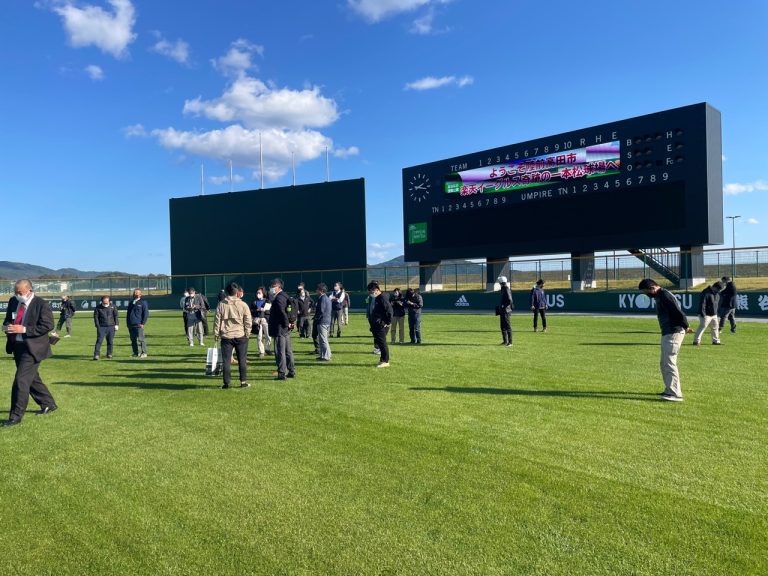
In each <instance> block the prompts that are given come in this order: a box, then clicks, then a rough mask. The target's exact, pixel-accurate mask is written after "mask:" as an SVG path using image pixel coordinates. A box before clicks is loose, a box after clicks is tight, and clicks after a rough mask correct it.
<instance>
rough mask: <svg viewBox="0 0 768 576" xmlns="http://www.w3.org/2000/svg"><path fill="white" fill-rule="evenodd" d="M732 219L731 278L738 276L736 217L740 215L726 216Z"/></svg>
mask: <svg viewBox="0 0 768 576" xmlns="http://www.w3.org/2000/svg"><path fill="white" fill-rule="evenodd" d="M726 218H730V220H731V278H736V219H737V218H741V215H738V216H726Z"/></svg>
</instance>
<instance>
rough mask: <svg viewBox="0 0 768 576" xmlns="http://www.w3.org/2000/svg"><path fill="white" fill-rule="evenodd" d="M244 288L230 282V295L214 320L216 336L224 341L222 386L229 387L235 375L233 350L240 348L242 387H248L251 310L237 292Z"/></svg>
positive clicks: (223, 301)
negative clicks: (233, 374)
mask: <svg viewBox="0 0 768 576" xmlns="http://www.w3.org/2000/svg"><path fill="white" fill-rule="evenodd" d="M241 290H242V288H240V286H238V285H237V284H236V283H234V282H230V283H229V284H227V288H226V293H227V297H226V298H224V299H223V300H222V301H221V302H219V305H218V306H217V307H216V317H215V318H214V321H213V337H214V338H215V339H217V340H220V341H221V359H222V362H223V364H222V368H223V369H222V373H223V374H224V384H223V385H222V388H223V389H226V388H229V387H230V386H229V384H230V381H231V379H232V350H233V349H234V350H236V351H237V357H238V359H239V362H238V368H239V369H240V388H248V386H250V384H248V363H247V362H246V361H245V359H246V358H247V356H248V335H249V334H250V333H251V324H252V320H251V311H250V309H249V308H248V305H247V304H246V303H245V302H243V301H242V300H241V299H240V298H239V296H238V294H240V293H241Z"/></svg>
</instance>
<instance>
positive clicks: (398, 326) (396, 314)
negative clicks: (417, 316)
mask: <svg viewBox="0 0 768 576" xmlns="http://www.w3.org/2000/svg"><path fill="white" fill-rule="evenodd" d="M389 303H390V304H392V332H391V334H390V337H391V341H392V344H394V343H395V340H396V339H397V334H398V330H399V331H400V340H399V342H400V344H403V343H404V342H405V333H404V332H405V297H404V296H403V294H402V292H400V288H395V289H394V290H392V294H390V296H389Z"/></svg>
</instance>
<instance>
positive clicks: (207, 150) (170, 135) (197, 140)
mask: <svg viewBox="0 0 768 576" xmlns="http://www.w3.org/2000/svg"><path fill="white" fill-rule="evenodd" d="M152 135H153V136H154V137H156V138H157V139H158V141H159V142H160V144H161V145H162V146H163V147H165V148H167V149H169V150H178V151H181V152H184V153H186V154H192V155H195V156H203V157H207V158H215V159H218V160H221V161H227V160H232V162H234V163H235V164H236V165H238V166H245V167H247V168H252V169H256V170H258V168H259V151H260V146H259V130H249V129H247V128H243V127H242V126H240V125H239V124H234V125H231V126H227V127H226V128H223V129H220V130H210V131H208V132H190V131H183V130H176V129H175V128H165V129H162V130H153V131H152ZM261 141H262V144H263V158H264V177H265V178H266V179H267V180H276V179H277V178H280V177H281V176H283V175H284V174H285V173H286V172H287V171H288V170H289V168H290V166H291V155H292V154H295V161H296V162H297V163H300V162H304V161H307V160H312V159H314V158H318V157H319V156H320V155H321V154H323V153H324V151H325V148H326V146H327V147H332V145H333V142H332V141H331V140H330V138H327V137H326V136H324V135H323V134H321V133H320V132H317V131H314V130H281V129H278V128H271V129H265V130H262V131H261Z"/></svg>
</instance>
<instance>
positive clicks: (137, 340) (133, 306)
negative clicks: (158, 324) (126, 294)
mask: <svg viewBox="0 0 768 576" xmlns="http://www.w3.org/2000/svg"><path fill="white" fill-rule="evenodd" d="M125 316H126V324H128V334H129V336H130V337H131V348H133V354H132V355H131V356H133V357H134V358H136V357H137V356H138V357H139V358H146V357H147V339H146V337H145V336H144V325H145V324H146V323H147V320H148V319H149V306H147V303H146V302H145V301H144V300H142V299H141V290H139V289H138V288H136V290H134V291H133V300H131V302H130V303H129V304H128V312H126V315H125Z"/></svg>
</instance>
